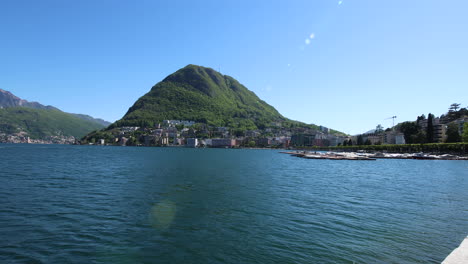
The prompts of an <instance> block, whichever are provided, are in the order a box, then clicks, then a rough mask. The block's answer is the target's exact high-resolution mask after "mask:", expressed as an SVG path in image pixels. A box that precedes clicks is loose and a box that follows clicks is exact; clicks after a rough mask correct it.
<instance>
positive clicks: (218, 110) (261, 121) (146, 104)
mask: <svg viewBox="0 0 468 264" xmlns="http://www.w3.org/2000/svg"><path fill="white" fill-rule="evenodd" d="M167 119H179V120H192V121H196V122H201V123H207V124H211V125H216V126H231V127H242V128H245V127H247V128H250V129H256V128H257V127H258V126H262V125H265V124H269V123H271V122H273V121H281V120H285V118H284V117H283V116H281V115H280V114H279V113H278V111H276V109H274V108H273V107H272V106H270V105H268V104H267V103H265V102H264V101H262V100H260V99H259V98H258V97H257V95H255V93H253V92H252V91H250V90H248V89H247V88H246V87H245V86H243V85H242V84H240V83H239V82H238V81H237V80H235V79H234V78H232V77H229V76H227V75H222V74H221V73H219V72H217V71H215V70H214V69H212V68H208V67H203V66H198V65H194V64H189V65H187V66H185V67H184V68H181V69H179V70H178V71H176V72H174V73H172V74H170V75H169V76H167V77H166V78H164V79H163V80H162V81H161V82H159V83H157V84H156V85H154V86H153V87H152V89H151V90H150V91H149V92H148V93H147V94H146V95H144V96H142V97H141V98H140V99H138V101H137V102H135V104H134V105H133V106H132V107H130V109H129V110H128V112H127V114H126V115H125V116H124V117H123V118H122V119H121V120H119V121H118V122H117V123H116V124H115V125H116V126H126V125H137V126H143V125H142V124H154V123H158V122H162V121H163V120H167Z"/></svg>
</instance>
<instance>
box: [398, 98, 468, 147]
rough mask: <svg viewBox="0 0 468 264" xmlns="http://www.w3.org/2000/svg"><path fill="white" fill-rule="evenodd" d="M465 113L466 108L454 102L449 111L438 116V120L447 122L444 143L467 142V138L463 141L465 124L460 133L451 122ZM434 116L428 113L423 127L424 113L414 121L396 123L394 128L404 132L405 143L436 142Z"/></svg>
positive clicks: (467, 113) (466, 111)
mask: <svg viewBox="0 0 468 264" xmlns="http://www.w3.org/2000/svg"><path fill="white" fill-rule="evenodd" d="M467 115H468V110H467V108H460V104H457V103H455V104H452V105H450V107H449V111H448V112H447V113H446V114H444V115H442V116H441V117H440V119H439V120H440V122H441V123H444V124H447V130H446V132H445V135H446V139H445V143H456V142H462V141H464V142H468V140H466V141H465V138H466V137H468V135H465V134H468V129H466V124H465V128H463V135H460V133H459V125H458V124H457V123H455V122H453V121H455V120H457V119H459V118H461V117H463V116H467ZM435 118H436V117H435V116H434V115H433V114H431V113H429V114H428V116H427V126H426V127H425V129H423V128H422V126H421V124H422V123H423V122H426V116H425V115H424V114H423V115H421V116H418V118H417V119H416V122H411V121H408V122H403V123H400V124H398V125H397V127H396V129H397V130H398V131H400V132H402V133H403V134H404V136H405V141H406V143H407V144H422V143H437V142H436V141H437V139H436V138H435V131H434V120H435Z"/></svg>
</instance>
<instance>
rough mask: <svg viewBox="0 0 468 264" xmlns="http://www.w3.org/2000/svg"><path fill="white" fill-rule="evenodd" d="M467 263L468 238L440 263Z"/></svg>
mask: <svg viewBox="0 0 468 264" xmlns="http://www.w3.org/2000/svg"><path fill="white" fill-rule="evenodd" d="M464 263H468V237H466V238H465V240H463V242H462V243H461V245H460V246H459V247H458V248H456V249H455V250H454V251H452V253H450V255H448V257H447V258H446V259H445V260H444V261H442V264H464Z"/></svg>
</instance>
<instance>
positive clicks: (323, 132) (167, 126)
mask: <svg viewBox="0 0 468 264" xmlns="http://www.w3.org/2000/svg"><path fill="white" fill-rule="evenodd" d="M466 121H468V120H466V117H465V119H464V120H459V121H457V122H459V123H460V128H461V129H462V127H463V122H466ZM419 122H421V123H420V124H418V125H420V126H421V127H422V128H425V127H424V126H426V127H427V119H426V120H420V121H419ZM195 125H196V126H195ZM433 126H434V137H435V142H443V140H444V137H445V131H446V125H445V124H444V123H443V122H441V120H440V119H439V118H435V119H434V122H433ZM114 135H115V134H114ZM360 142H361V144H362V143H363V142H366V143H365V144H372V145H379V144H389V145H392V144H405V143H406V142H405V137H404V134H403V133H401V132H399V131H394V130H388V131H382V132H379V133H367V134H362V135H357V136H344V135H337V134H332V133H330V129H328V128H326V127H323V126H320V127H318V128H317V129H311V128H284V127H282V126H281V123H274V124H273V123H272V125H271V127H270V128H265V129H263V130H247V131H243V133H241V135H239V134H237V133H235V132H234V131H233V130H232V129H230V128H228V127H208V126H207V125H205V124H200V123H195V122H194V121H186V120H164V121H163V122H162V123H161V124H158V125H157V126H156V127H153V128H141V127H120V128H118V135H115V137H114V139H113V141H109V140H104V139H99V140H98V141H97V142H96V143H95V144H98V145H107V144H111V145H122V146H125V145H141V146H187V147H214V148H235V147H281V148H288V147H297V146H319V147H328V146H331V147H333V146H340V145H346V144H352V145H358V144H359V143H360Z"/></svg>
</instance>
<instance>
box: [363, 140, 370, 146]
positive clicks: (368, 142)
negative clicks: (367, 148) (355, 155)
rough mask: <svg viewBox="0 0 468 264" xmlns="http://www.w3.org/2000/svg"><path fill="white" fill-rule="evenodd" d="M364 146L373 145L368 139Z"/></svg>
mask: <svg viewBox="0 0 468 264" xmlns="http://www.w3.org/2000/svg"><path fill="white" fill-rule="evenodd" d="M364 145H372V142H371V141H370V139H366V142H364Z"/></svg>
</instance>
